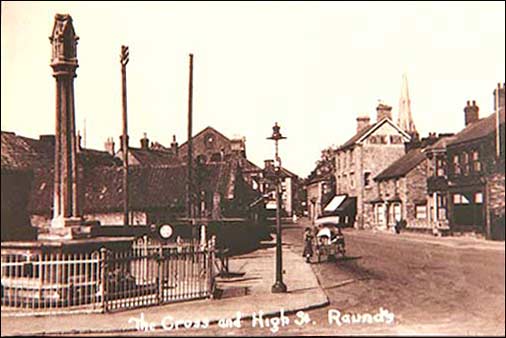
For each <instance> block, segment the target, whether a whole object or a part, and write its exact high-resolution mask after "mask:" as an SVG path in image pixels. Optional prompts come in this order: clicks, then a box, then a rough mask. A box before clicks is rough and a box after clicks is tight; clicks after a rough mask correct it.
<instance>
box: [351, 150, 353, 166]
mask: <svg viewBox="0 0 506 338" xmlns="http://www.w3.org/2000/svg"><path fill="white" fill-rule="evenodd" d="M352 165H353V150H350V167H351V166H352Z"/></svg>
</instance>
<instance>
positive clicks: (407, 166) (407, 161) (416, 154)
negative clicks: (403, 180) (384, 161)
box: [374, 148, 425, 181]
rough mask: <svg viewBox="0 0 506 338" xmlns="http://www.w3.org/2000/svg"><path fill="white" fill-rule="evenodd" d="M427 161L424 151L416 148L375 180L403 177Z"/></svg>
mask: <svg viewBox="0 0 506 338" xmlns="http://www.w3.org/2000/svg"><path fill="white" fill-rule="evenodd" d="M423 160H425V155H424V153H423V152H422V149H420V148H415V149H411V150H410V151H408V152H407V153H406V154H405V155H404V156H402V157H401V158H399V159H398V160H397V161H395V162H394V163H392V164H391V165H389V166H388V167H387V168H386V169H385V170H383V171H382V172H381V173H379V174H378V175H377V176H376V177H375V178H374V180H375V181H381V180H387V179H390V178H396V177H402V176H405V175H406V174H407V173H409V172H410V171H411V170H413V169H414V168H415V167H416V166H417V165H419V164H420V163H421V162H422V161H423Z"/></svg>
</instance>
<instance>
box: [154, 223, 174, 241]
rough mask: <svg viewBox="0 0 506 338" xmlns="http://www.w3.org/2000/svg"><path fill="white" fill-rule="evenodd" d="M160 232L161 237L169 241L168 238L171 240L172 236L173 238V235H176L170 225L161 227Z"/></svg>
mask: <svg viewBox="0 0 506 338" xmlns="http://www.w3.org/2000/svg"><path fill="white" fill-rule="evenodd" d="M158 232H159V233H160V236H162V238H164V239H168V238H170V236H172V234H173V233H174V230H173V229H172V227H171V226H170V225H168V224H164V225H162V226H161V227H160V229H159V230H158Z"/></svg>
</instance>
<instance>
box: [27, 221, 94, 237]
mask: <svg viewBox="0 0 506 338" xmlns="http://www.w3.org/2000/svg"><path fill="white" fill-rule="evenodd" d="M99 226H100V222H98V221H84V220H83V219H82V218H63V217H58V218H54V219H53V220H51V224H50V225H48V226H45V227H43V228H41V229H40V231H39V234H38V236H37V239H38V240H42V241H61V240H72V239H83V238H90V237H91V235H92V232H93V230H94V229H95V228H96V227H99Z"/></svg>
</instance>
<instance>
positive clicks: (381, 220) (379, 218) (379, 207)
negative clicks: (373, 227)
mask: <svg viewBox="0 0 506 338" xmlns="http://www.w3.org/2000/svg"><path fill="white" fill-rule="evenodd" d="M375 218H376V223H377V224H385V208H384V205H383V204H376V215H375Z"/></svg>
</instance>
